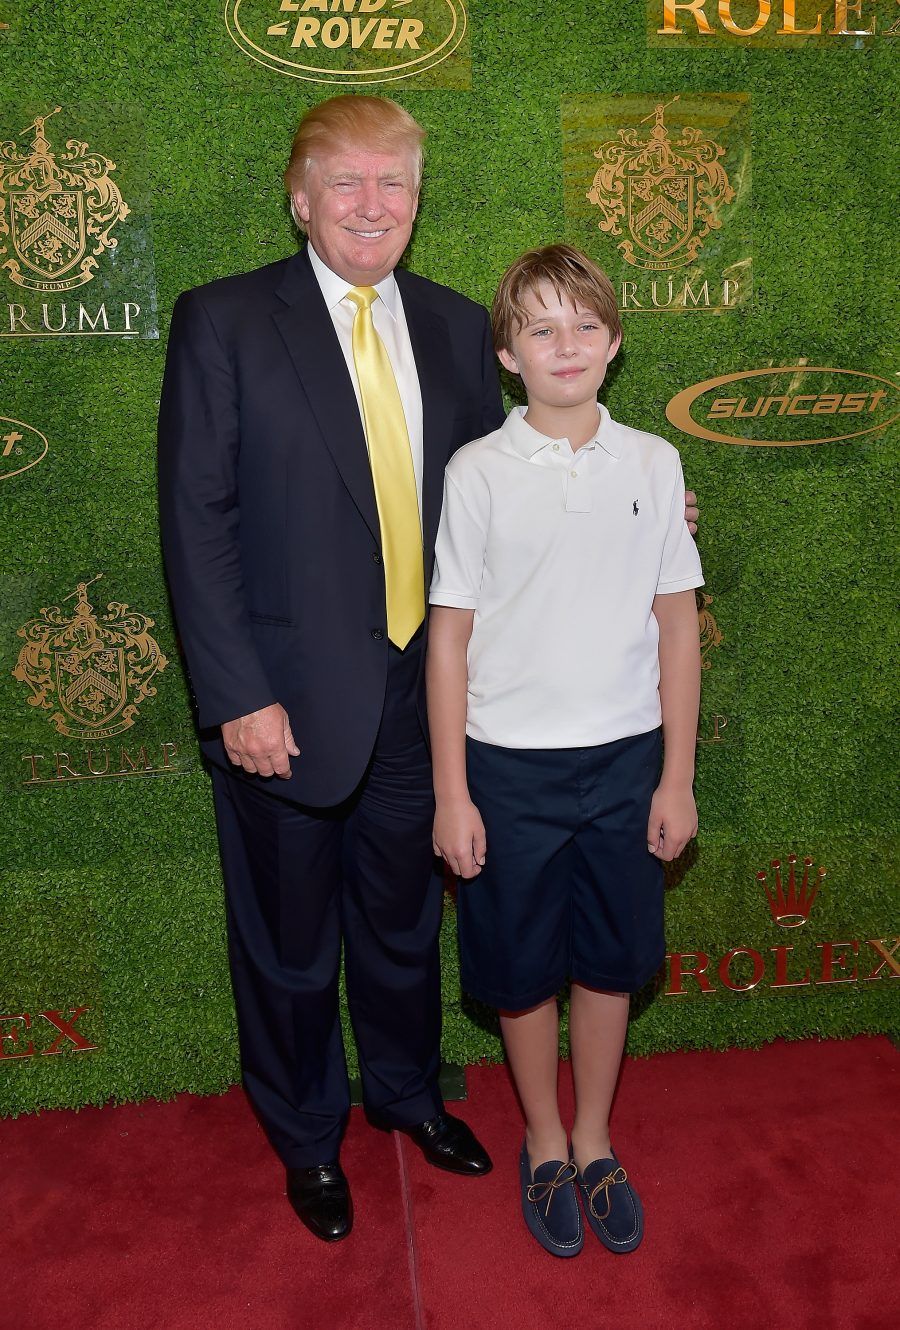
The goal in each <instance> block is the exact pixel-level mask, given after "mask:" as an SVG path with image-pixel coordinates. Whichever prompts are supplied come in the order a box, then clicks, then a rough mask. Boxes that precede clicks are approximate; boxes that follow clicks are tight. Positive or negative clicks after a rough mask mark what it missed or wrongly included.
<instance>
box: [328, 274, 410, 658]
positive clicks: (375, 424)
mask: <svg viewBox="0 0 900 1330" xmlns="http://www.w3.org/2000/svg"><path fill="white" fill-rule="evenodd" d="M347 298H348V299H349V300H352V301H353V303H354V305H355V306H356V314H355V315H354V317H353V337H352V345H353V363H354V365H355V366H356V378H357V382H358V383H359V396H360V399H361V401H362V411H363V423H364V425H365V429H366V442H367V443H368V445H369V465H370V466H371V468H372V481H373V483H374V486H375V502H376V504H377V505H378V521H379V524H380V526H381V554H382V558H383V560H384V588H385V596H386V599H387V631H388V637H389V638H390V640H391V641H392V642H393V643H394V645H395V646H397V647H400V649H401V650H402V649H403V648H404V647H405V646H406V645H407V643H408V642H409V639H410V638H411V637H412V635H413V633H414V632H415V631H416V629H417V628H418V627H419V624H420V623H421V622H422V620H423V619H424V618H425V569H424V564H423V559H422V528H421V524H420V521H419V502H418V499H417V497H416V476H415V472H414V471H413V461H412V452H411V450H410V445H409V432H408V430H407V428H406V416H405V415H404V414H403V403H402V401H401V400H400V390H399V388H398V387H397V380H396V379H395V377H394V371H393V369H392V368H391V362H390V359H389V357H388V353H387V350H386V348H385V345H384V342H383V341H382V340H381V338H380V337H379V336H378V333H377V332H376V330H375V324H374V323H373V322H372V301H373V300H377V299H378V292H377V291H376V290H375V288H374V287H373V286H355V287H352V288H351V289H350V290H349V291H348V292H347Z"/></svg>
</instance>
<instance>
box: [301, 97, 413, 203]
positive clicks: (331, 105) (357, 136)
mask: <svg viewBox="0 0 900 1330" xmlns="http://www.w3.org/2000/svg"><path fill="white" fill-rule="evenodd" d="M424 142H425V130H424V129H423V128H422V126H421V125H420V124H419V123H418V121H416V120H414V119H413V117H412V116H411V115H410V114H409V112H408V111H405V110H404V109H403V107H402V106H399V105H398V104H397V102H392V101H391V100H390V98H389V97H361V96H360V97H354V96H349V95H348V96H343V97H329V99H328V100H327V101H325V102H319V103H318V105H317V106H313V107H312V108H311V109H310V110H309V111H307V113H306V115H305V116H304V117H303V119H302V120H301V121H300V124H299V126H298V129H297V132H296V134H295V135H294V142H293V144H292V146H291V155H290V157H289V158H288V164H287V166H286V168H285V172H284V187H285V189H286V190H287V192H288V194H289V195H290V196H291V216H292V217H293V219H294V221H295V223H296V224H297V225H298V226H300V225H302V223H301V222H300V219H299V218H298V217H297V215H296V211H295V209H294V200H293V195H294V193H295V191H296V190H298V189H302V188H303V186H304V184H305V182H306V173H307V171H308V170H309V166H310V163H311V162H312V161H313V160H314V159H315V157H316V156H318V155H319V154H320V153H326V152H340V151H341V150H342V149H344V150H345V149H347V148H348V147H362V148H366V149H369V150H371V151H375V152H403V151H404V150H406V151H408V152H409V153H411V155H412V157H413V160H414V162H415V167H414V173H415V179H414V182H413V183H414V185H415V188H416V189H417V190H418V188H419V185H420V184H421V183H422V168H423V166H424V162H425V153H424V149H423V144H424Z"/></svg>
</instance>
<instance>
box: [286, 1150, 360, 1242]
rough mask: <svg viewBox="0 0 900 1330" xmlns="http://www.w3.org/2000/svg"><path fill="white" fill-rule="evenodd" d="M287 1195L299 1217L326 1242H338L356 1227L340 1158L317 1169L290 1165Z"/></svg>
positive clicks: (312, 1231) (311, 1231) (319, 1165)
mask: <svg viewBox="0 0 900 1330" xmlns="http://www.w3.org/2000/svg"><path fill="white" fill-rule="evenodd" d="M287 1194H288V1200H289V1201H290V1203H291V1205H292V1206H293V1207H294V1210H295V1211H296V1213H297V1217H298V1218H299V1219H301V1220H302V1221H303V1223H304V1224H305V1225H306V1227H307V1228H308V1229H309V1231H310V1233H315V1235H316V1237H317V1238H321V1239H322V1241H323V1242H339V1241H340V1240H341V1238H346V1236H347V1234H348V1233H349V1232H350V1230H351V1228H352V1227H353V1201H352V1200H351V1197H350V1188H349V1186H348V1185H347V1179H346V1178H345V1177H344V1170H343V1169H342V1168H341V1166H340V1164H339V1163H338V1162H337V1160H335V1161H334V1163H332V1164H317V1165H316V1167H315V1168H289V1169H288V1170H287Z"/></svg>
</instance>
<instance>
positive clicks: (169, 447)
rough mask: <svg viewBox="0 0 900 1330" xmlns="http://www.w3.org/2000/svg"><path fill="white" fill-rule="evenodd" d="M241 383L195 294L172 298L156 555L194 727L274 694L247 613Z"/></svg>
mask: <svg viewBox="0 0 900 1330" xmlns="http://www.w3.org/2000/svg"><path fill="white" fill-rule="evenodd" d="M239 422H240V416H239V403H238V385H237V382H236V379H235V374H234V371H233V368H232V365H231V362H230V358H229V355H228V353H227V351H226V349H225V347H224V346H223V344H222V341H221V338H220V337H219V334H218V333H217V331H216V329H215V327H214V325H213V321H212V318H211V316H210V314H209V311H208V310H207V309H206V308H205V306H204V304H203V302H202V299H201V297H200V293H199V292H196V291H193V292H192V291H188V292H186V293H185V294H184V295H182V296H180V297H179V299H178V301H177V302H176V305H175V309H174V312H173V315H172V327H171V332H170V335H169V347H168V355H167V358H166V370H165V376H164V379H163V389H162V400H161V403H160V414H159V454H158V456H159V507H160V524H161V529H162V545H163V555H164V558H165V565H166V572H167V574H168V579H169V586H170V589H171V593H172V600H173V603H174V606H175V616H176V619H177V621H178V629H179V633H180V636H181V641H182V644H183V646H184V650H185V654H186V656H187V663H188V670H189V673H190V677H191V684H192V687H193V691H194V696H195V698H196V701H197V707H198V713H199V714H198V720H199V724H200V726H201V728H206V727H209V726H215V725H220V724H222V723H223V722H225V721H228V720H234V719H235V718H236V717H238V716H245V715H247V714H249V713H250V712H251V711H256V710H259V709H260V708H261V707H265V706H268V705H269V704H270V703H272V702H274V701H276V698H275V696H274V693H273V691H272V688H271V686H270V684H269V682H268V680H267V678H266V675H265V671H264V669H263V666H262V664H261V661H260V659H259V654H258V652H257V650H256V647H255V644H254V641H253V637H252V633H251V627H250V619H249V616H248V614H247V606H246V600H245V594H244V579H243V573H242V568H241V557H240V547H239V541H238V528H239V522H240V507H239V496H238V455H239V450H240V423H239Z"/></svg>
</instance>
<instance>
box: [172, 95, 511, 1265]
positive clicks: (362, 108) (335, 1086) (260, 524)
mask: <svg viewBox="0 0 900 1330" xmlns="http://www.w3.org/2000/svg"><path fill="white" fill-rule="evenodd" d="M423 139H424V131H423V130H422V129H421V128H420V126H419V125H417V124H416V122H415V121H414V120H413V119H412V117H411V116H409V115H408V113H407V112H406V111H404V110H403V109H402V108H401V107H399V106H398V105H396V104H395V103H393V102H391V101H389V100H387V99H385V98H379V97H352V96H349V97H336V98H333V99H331V100H329V101H326V102H324V103H321V104H319V105H318V106H316V107H314V108H313V109H312V110H311V111H309V112H308V113H307V115H306V116H305V117H304V119H303V121H302V123H301V125H300V128H299V129H298V131H297V135H296V137H295V140H294V145H293V150H292V153H291V159H290V162H289V164H288V168H287V171H286V172H285V182H286V186H287V189H288V192H289V194H290V196H291V209H292V213H293V215H294V218H295V220H296V221H298V222H299V223H300V224H301V225H302V226H303V228H304V229H305V230H306V233H307V240H308V243H307V244H306V245H305V246H304V248H303V249H301V251H300V252H299V253H298V254H296V255H295V256H294V257H292V258H290V259H287V260H283V261H281V262H279V263H274V264H270V265H268V266H267V267H265V268H261V269H258V270H257V271H255V272H251V273H247V274H243V275H240V276H236V277H230V278H226V279H224V280H221V281H218V282H213V283H211V284H209V285H208V286H205V287H200V288H197V289H196V290H194V291H189V292H186V293H185V294H184V295H183V296H181V297H180V298H179V300H178V302H177V304H176V307H175V311H174V314H173V318H172V327H171V333H170V339H169V350H168V358H167V362H166V374H165V381H164V384H163V393H162V402H161V409H160V430H159V483H160V515H161V522H162V534H163V547H164V553H165V559H166V568H167V572H168V576H169V582H170V586H171V591H172V598H173V602H174V606H175V613H176V617H177V620H178V625H179V630H180V634H181V638H182V642H183V644H184V649H185V654H186V657H187V662H188V668H189V671H190V676H191V683H192V686H193V690H194V694H195V697H196V702H197V709H198V720H199V724H200V727H201V741H202V746H203V748H204V751H205V753H206V755H207V757H208V758H209V760H210V762H211V763H212V772H213V789H214V797H215V806H216V818H217V825H218V831H219V842H220V847H221V854H222V864H223V874H224V878H225V886H226V905H227V918H228V938H229V954H230V962H231V972H232V981H233V985H234V994H235V1004H236V1008H237V1016H238V1029H239V1035H240V1044H241V1064H242V1072H243V1077H244V1083H245V1086H246V1088H247V1091H248V1094H249V1096H250V1099H251V1102H252V1103H253V1105H254V1107H255V1109H256V1111H257V1113H258V1115H259V1118H260V1120H261V1122H262V1124H263V1126H264V1128H265V1130H266V1132H267V1134H268V1136H269V1139H270V1140H271V1142H272V1144H273V1146H274V1148H275V1149H276V1151H277V1152H278V1154H279V1156H280V1157H281V1159H282V1160H283V1162H284V1164H285V1166H286V1169H287V1191H288V1196H289V1198H290V1200H291V1203H292V1204H293V1206H294V1209H295V1210H296V1212H297V1214H298V1215H299V1217H300V1218H301V1220H302V1221H303V1222H304V1223H305V1224H306V1225H307V1227H308V1228H309V1229H310V1230H311V1231H312V1232H313V1233H314V1234H316V1235H317V1236H318V1237H320V1238H322V1239H324V1240H327V1241H334V1240H337V1239H340V1238H343V1237H345V1236H346V1235H347V1234H348V1233H349V1232H350V1228H351V1224H352V1205H351V1200H350V1193H349V1188H348V1185H347V1181H346V1178H345V1177H344V1174H343V1172H342V1170H341V1168H340V1164H339V1162H338V1153H339V1147H340V1141H341V1136H342V1134H343V1130H344V1126H345V1123H346V1119H347V1115H348V1111H349V1087H348V1082H347V1073H346V1067H345V1061H344V1051H343V1047H342V1042H341V1032H340V1024H339V1019H338V975H339V966H340V956H341V944H342V942H343V949H344V963H345V973H346V983H347V1000H348V1005H349V1011H350V1017H351V1021H352V1023H353V1030H354V1036H355V1040H356V1045H357V1049H358V1053H359V1065H360V1075H361V1080H362V1087H363V1097H364V1100H365V1103H366V1107H367V1110H368V1112H369V1114H370V1116H371V1117H373V1118H374V1119H375V1120H377V1121H378V1122H379V1123H381V1124H382V1125H384V1126H390V1127H394V1128H397V1129H401V1130H404V1131H405V1132H406V1133H407V1134H408V1135H409V1137H410V1138H411V1139H412V1140H413V1141H414V1142H415V1143H416V1144H417V1145H418V1146H419V1147H420V1148H421V1149H422V1150H423V1152H424V1154H425V1156H426V1158H427V1159H428V1160H429V1161H430V1162H431V1163H433V1164H436V1165H437V1166H439V1167H442V1168H445V1169H449V1170H451V1171H454V1172H458V1173H463V1174H470V1175H478V1174H483V1173H486V1172H487V1171H488V1170H489V1169H490V1167H491V1162H490V1159H489V1158H488V1156H487V1154H486V1153H485V1151H484V1150H483V1148H482V1147H481V1146H480V1144H479V1143H478V1141H477V1140H476V1139H475V1137H474V1136H473V1135H472V1133H471V1131H470V1130H469V1129H468V1127H466V1125H465V1124H464V1123H462V1122H460V1121H458V1120H457V1119H455V1118H453V1117H451V1116H450V1115H449V1114H447V1113H445V1112H444V1106H443V1102H442V1100H441V1095H440V1091H439V1089H438V1083H437V1078H438V1070H439V1044H440V1015H441V1013H440V987H439V970H438V942H437V938H438V928H439V924H440V914H441V900H442V897H441V888H440V881H439V879H437V878H436V877H435V876H434V875H433V872H432V866H433V865H432V847H431V829H432V817H433V811H434V806H433V795H432V789H431V774H430V766H429V758H428V751H427V747H426V742H425V737H424V735H425V729H424V726H425V721H424V701H423V689H422V677H423V676H422V661H423V657H424V638H425V622H424V620H425V588H426V585H427V582H428V580H429V579H430V574H431V564H432V559H433V553H434V541H435V535H436V532H437V524H438V518H439V515H440V504H441V494H442V484H443V473H444V467H445V464H446V462H447V461H448V459H449V457H450V455H451V454H452V453H453V451H454V450H455V449H456V448H457V447H459V446H460V445H461V444H463V443H466V442H468V441H469V440H470V439H473V438H476V437H478V436H479V435H483V434H486V433H488V432H490V431H491V430H494V429H496V428H498V427H499V425H500V424H501V422H502V420H503V417H504V412H503V407H502V402H501V397H500V390H499V385H498V380H497V374H496V369H495V365H494V357H493V351H492V343H491V333H490V326H489V323H488V319H487V315H486V313H485V311H484V310H483V309H481V308H480V307H479V306H478V305H475V304H474V303H472V302H471V301H469V300H467V299H465V298H464V297H463V296H460V295H458V294H456V293H455V292H453V291H450V290H449V289H447V288H446V287H442V286H438V285H436V284H435V283H433V282H429V281H425V280H424V279H423V278H420V277H417V276H415V275H413V274H412V273H409V272H406V271H404V270H403V269H397V270H396V272H395V269H396V265H397V263H398V261H399V259H400V257H401V256H402V254H403V252H404V250H405V249H406V246H407V244H408V242H409V238H410V235H411V232H412V226H413V221H414V219H415V215H416V210H417V207H418V201H419V186H420V181H421V169H422V142H423Z"/></svg>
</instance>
